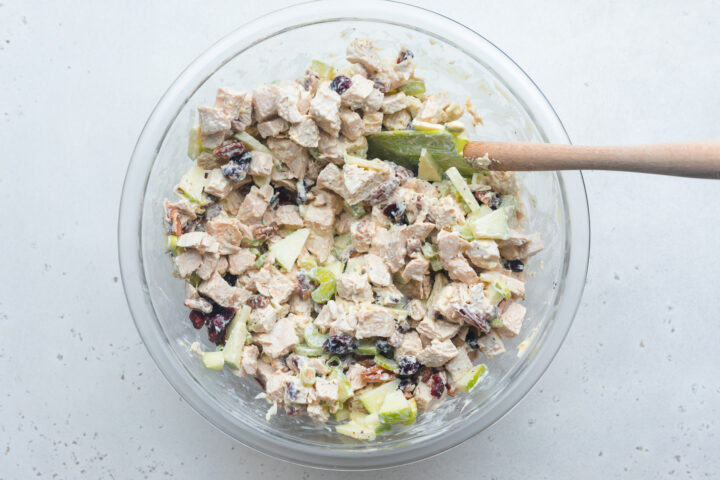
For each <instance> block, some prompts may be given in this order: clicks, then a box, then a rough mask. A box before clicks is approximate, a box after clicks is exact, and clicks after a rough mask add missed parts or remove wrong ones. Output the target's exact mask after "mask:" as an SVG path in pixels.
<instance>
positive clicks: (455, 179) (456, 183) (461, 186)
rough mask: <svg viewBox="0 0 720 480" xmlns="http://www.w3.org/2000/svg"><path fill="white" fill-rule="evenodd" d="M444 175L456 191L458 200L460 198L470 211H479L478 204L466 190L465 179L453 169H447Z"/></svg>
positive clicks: (468, 190)
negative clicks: (458, 196)
mask: <svg viewBox="0 0 720 480" xmlns="http://www.w3.org/2000/svg"><path fill="white" fill-rule="evenodd" d="M445 175H447V176H448V178H449V179H450V182H452V184H453V187H455V190H457V192H458V194H459V195H460V198H462V200H463V202H465V204H466V205H467V206H468V208H469V209H470V211H471V212H476V211H477V210H479V209H480V204H479V203H478V201H477V199H476V198H475V196H474V195H473V194H472V192H471V191H470V189H469V188H468V186H467V182H466V181H465V178H464V177H463V176H462V175H460V172H459V171H458V169H457V168H455V167H452V168H449V169H447V171H446V172H445Z"/></svg>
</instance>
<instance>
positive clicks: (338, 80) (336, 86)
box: [330, 75, 352, 95]
mask: <svg viewBox="0 0 720 480" xmlns="http://www.w3.org/2000/svg"><path fill="white" fill-rule="evenodd" d="M351 85H352V80H350V79H349V78H348V77H346V76H345V75H338V76H337V77H335V78H333V81H332V82H331V83H330V89H331V90H334V91H335V93H337V94H338V95H342V94H343V93H345V91H346V90H347V89H348V88H350V86H351Z"/></svg>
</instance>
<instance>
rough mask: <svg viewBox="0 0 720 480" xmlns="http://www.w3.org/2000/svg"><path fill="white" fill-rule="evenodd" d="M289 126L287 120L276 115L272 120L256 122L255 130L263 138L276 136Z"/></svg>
mask: <svg viewBox="0 0 720 480" xmlns="http://www.w3.org/2000/svg"><path fill="white" fill-rule="evenodd" d="M289 127H290V124H289V123H288V122H287V121H285V120H284V119H282V118H279V117H278V118H273V119H272V120H267V121H265V122H260V123H258V124H257V131H258V133H259V134H260V136H261V137H263V138H267V137H277V136H278V135H280V134H281V133H282V132H284V131H285V130H287V129H288V128H289Z"/></svg>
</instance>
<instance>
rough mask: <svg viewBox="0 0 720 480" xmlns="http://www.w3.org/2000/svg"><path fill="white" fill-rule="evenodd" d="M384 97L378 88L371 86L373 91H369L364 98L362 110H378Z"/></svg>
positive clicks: (367, 111) (366, 111)
mask: <svg viewBox="0 0 720 480" xmlns="http://www.w3.org/2000/svg"><path fill="white" fill-rule="evenodd" d="M384 97H385V96H384V95H383V93H382V92H381V91H380V90H378V89H377V88H373V91H372V92H370V95H368V97H367V98H366V99H365V105H363V112H365V113H369V112H370V113H371V112H377V111H378V110H380V107H382V102H383V98H384Z"/></svg>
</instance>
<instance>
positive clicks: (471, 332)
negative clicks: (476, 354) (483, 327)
mask: <svg viewBox="0 0 720 480" xmlns="http://www.w3.org/2000/svg"><path fill="white" fill-rule="evenodd" d="M465 343H467V346H468V347H470V349H471V350H477V349H478V348H480V345H478V331H477V329H476V328H472V327H470V328H469V329H468V332H467V334H466V335H465Z"/></svg>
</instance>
